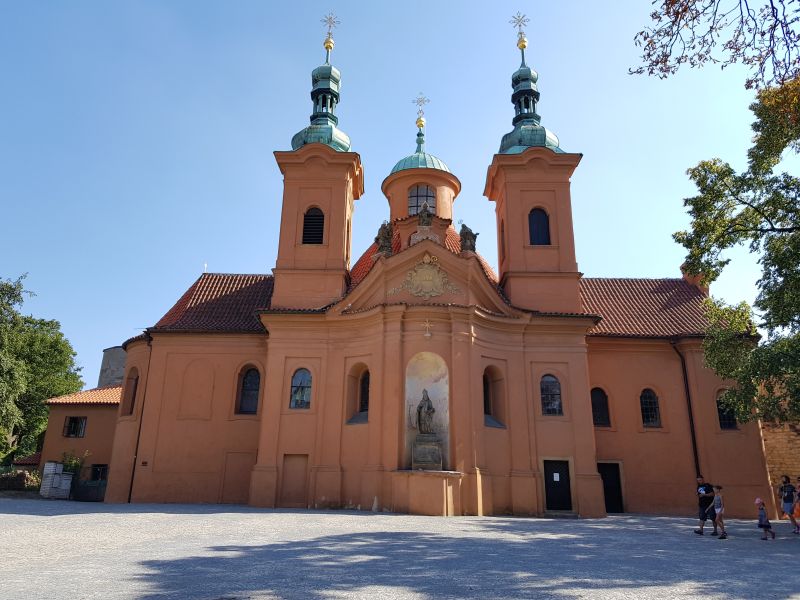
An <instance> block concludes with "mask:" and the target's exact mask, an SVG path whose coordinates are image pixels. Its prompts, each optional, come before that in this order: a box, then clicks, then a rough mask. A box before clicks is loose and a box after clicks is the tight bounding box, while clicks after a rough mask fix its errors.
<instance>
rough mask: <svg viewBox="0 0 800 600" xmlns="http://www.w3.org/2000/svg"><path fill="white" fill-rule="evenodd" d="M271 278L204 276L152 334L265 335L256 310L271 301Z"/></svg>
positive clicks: (262, 276) (256, 276) (228, 274)
mask: <svg viewBox="0 0 800 600" xmlns="http://www.w3.org/2000/svg"><path fill="white" fill-rule="evenodd" d="M272 283H273V280H272V276H271V275H238V274H233V273H203V275H201V276H200V278H199V279H198V280H197V281H195V282H194V284H193V285H192V286H191V287H190V288H189V289H188V290H187V291H186V293H185V294H184V295H183V296H181V298H180V300H178V302H177V303H176V304H175V306H173V307H172V308H171V309H170V310H169V311H168V312H167V314H165V315H164V316H163V317H161V320H160V321H159V322H158V323H156V325H155V327H153V328H152V331H204V332H209V331H219V332H245V333H246V332H262V331H264V328H263V326H262V325H261V322H260V321H259V320H258V317H257V316H256V314H255V313H256V310H258V309H260V308H266V307H268V306H269V304H270V301H271V299H272Z"/></svg>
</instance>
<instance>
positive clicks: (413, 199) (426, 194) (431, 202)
mask: <svg viewBox="0 0 800 600" xmlns="http://www.w3.org/2000/svg"><path fill="white" fill-rule="evenodd" d="M423 204H427V205H428V210H429V211H430V212H432V213H433V214H436V193H435V192H434V191H433V188H432V187H431V186H429V185H415V186H412V187H411V188H410V189H409V190H408V214H409V215H416V214H417V213H419V211H421V210H422V205H423Z"/></svg>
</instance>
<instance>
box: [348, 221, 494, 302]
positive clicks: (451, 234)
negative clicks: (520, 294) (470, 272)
mask: <svg viewBox="0 0 800 600" xmlns="http://www.w3.org/2000/svg"><path fill="white" fill-rule="evenodd" d="M405 218H408V217H405ZM398 220H402V219H398ZM444 247H445V248H447V249H448V250H450V252H452V253H453V254H460V253H461V236H460V235H458V232H456V230H455V229H454V228H453V227H452V226H450V227H448V228H447V230H446V232H445V238H444ZM377 252H378V244H375V243H373V244H372V245H371V246H370V247H369V248H367V251H366V252H364V254H362V255H361V258H359V259H358V260H357V261H356V263H355V264H354V265H353V268H352V269H350V290H353V289H354V288H355V287H356V286H357V285H358V284H359V283H361V282H362V281H363V280H364V278H366V276H367V275H369V272H370V271H371V270H372V265H374V264H375V254H377ZM392 252H393V253H394V254H398V253H399V252H400V232H399V231H397V229H395V230H394V234H393V235H392ZM475 256H476V258H477V259H478V262H480V264H481V267H482V268H483V272H484V273H485V274H486V277H487V278H488V279H489V281H490V282H491V283H492V285H494V286H497V274H496V273H495V272H494V269H492V267H491V265H490V264H489V263H488V262H486V259H485V258H483V257H482V256H481V255H480V254H478V253H477V252H476V253H475Z"/></svg>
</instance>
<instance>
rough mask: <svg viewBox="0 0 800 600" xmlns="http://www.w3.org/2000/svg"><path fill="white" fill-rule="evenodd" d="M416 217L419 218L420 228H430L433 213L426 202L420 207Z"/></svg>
mask: <svg viewBox="0 0 800 600" xmlns="http://www.w3.org/2000/svg"><path fill="white" fill-rule="evenodd" d="M417 216H419V226H420V227H430V226H431V223H433V213H432V212H431V209H430V208H428V203H427V202H425V203H424V204H423V205H422V209H421V210H420V211H419V213H417Z"/></svg>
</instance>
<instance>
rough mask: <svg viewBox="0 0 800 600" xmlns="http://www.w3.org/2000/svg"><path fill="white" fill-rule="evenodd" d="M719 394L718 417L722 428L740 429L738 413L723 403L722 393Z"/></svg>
mask: <svg viewBox="0 0 800 600" xmlns="http://www.w3.org/2000/svg"><path fill="white" fill-rule="evenodd" d="M724 393H725V392H720V393H719V394H717V418H718V419H719V428H720V429H738V428H739V424H738V423H737V422H736V414H735V413H734V412H733V410H732V409H731V408H730V407H728V406H725V405H724V404H723V403H722V394H724Z"/></svg>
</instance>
